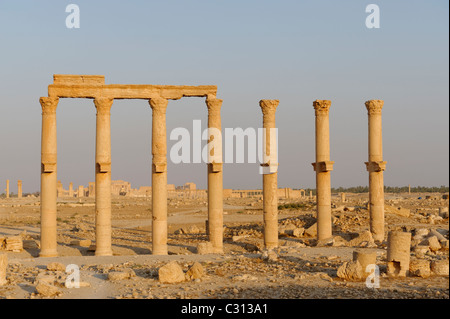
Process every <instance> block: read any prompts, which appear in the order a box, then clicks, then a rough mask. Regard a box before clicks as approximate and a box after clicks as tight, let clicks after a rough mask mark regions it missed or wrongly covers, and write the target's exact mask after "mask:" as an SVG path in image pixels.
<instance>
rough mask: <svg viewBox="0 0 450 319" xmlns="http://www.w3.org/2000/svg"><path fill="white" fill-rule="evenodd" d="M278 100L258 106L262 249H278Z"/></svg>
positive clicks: (262, 101) (268, 101)
mask: <svg viewBox="0 0 450 319" xmlns="http://www.w3.org/2000/svg"><path fill="white" fill-rule="evenodd" d="M278 104H280V101H278V100H261V101H259V106H260V107H261V111H262V113H263V129H264V137H265V139H264V140H265V145H264V148H263V149H264V154H263V158H264V159H263V164H261V166H262V173H263V215H264V247H265V248H267V249H272V248H276V247H278V173H277V172H278V157H277V154H276V152H277V145H276V142H277V140H276V134H275V128H276V124H275V112H276V110H277V107H278Z"/></svg>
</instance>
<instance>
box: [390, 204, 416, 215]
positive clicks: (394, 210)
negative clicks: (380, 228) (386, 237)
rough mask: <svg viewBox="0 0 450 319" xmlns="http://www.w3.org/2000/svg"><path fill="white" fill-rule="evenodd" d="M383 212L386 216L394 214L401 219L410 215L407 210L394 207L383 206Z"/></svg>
mask: <svg viewBox="0 0 450 319" xmlns="http://www.w3.org/2000/svg"><path fill="white" fill-rule="evenodd" d="M384 211H385V213H387V214H395V215H398V216H403V217H409V215H410V214H411V211H410V210H409V209H407V208H402V207H394V206H390V205H386V204H385V205H384Z"/></svg>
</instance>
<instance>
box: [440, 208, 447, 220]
mask: <svg viewBox="0 0 450 319" xmlns="http://www.w3.org/2000/svg"><path fill="white" fill-rule="evenodd" d="M439 216H441V217H442V218H448V207H439Z"/></svg>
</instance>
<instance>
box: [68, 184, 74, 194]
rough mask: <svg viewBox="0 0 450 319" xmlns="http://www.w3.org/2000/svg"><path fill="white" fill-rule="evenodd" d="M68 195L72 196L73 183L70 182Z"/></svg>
mask: <svg viewBox="0 0 450 319" xmlns="http://www.w3.org/2000/svg"><path fill="white" fill-rule="evenodd" d="M69 197H73V183H72V182H70V184H69Z"/></svg>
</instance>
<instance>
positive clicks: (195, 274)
mask: <svg viewBox="0 0 450 319" xmlns="http://www.w3.org/2000/svg"><path fill="white" fill-rule="evenodd" d="M204 274H205V271H204V269H203V266H202V265H201V264H200V263H198V262H195V263H194V264H193V265H192V266H191V267H190V268H189V269H188V271H187V272H186V280H193V279H200V278H202V277H203V275H204Z"/></svg>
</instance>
